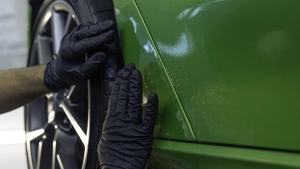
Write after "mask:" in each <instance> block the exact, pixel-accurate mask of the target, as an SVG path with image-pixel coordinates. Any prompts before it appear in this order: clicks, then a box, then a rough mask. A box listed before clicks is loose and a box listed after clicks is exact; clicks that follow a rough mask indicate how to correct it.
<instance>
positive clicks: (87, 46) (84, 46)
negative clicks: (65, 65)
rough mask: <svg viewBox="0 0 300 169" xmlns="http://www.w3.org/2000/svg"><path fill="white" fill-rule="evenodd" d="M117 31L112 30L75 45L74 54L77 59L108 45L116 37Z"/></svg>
mask: <svg viewBox="0 0 300 169" xmlns="http://www.w3.org/2000/svg"><path fill="white" fill-rule="evenodd" d="M114 34H115V31H113V30H110V31H108V32H105V33H102V34H100V35H97V36H93V37H90V38H86V39H83V40H80V41H78V42H76V43H75V45H74V46H73V50H74V53H76V56H77V57H82V56H83V55H84V54H86V53H87V52H89V51H94V50H96V49H97V48H99V47H100V46H102V45H104V44H106V43H107V42H108V41H109V40H111V39H112V38H113V37H114Z"/></svg>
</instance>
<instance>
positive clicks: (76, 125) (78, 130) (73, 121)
mask: <svg viewBox="0 0 300 169" xmlns="http://www.w3.org/2000/svg"><path fill="white" fill-rule="evenodd" d="M60 107H62V109H63V110H64V112H65V113H66V115H67V117H68V119H69V120H70V122H71V124H72V126H73V127H74V129H75V131H76V133H77V134H78V136H79V138H80V140H81V141H82V143H83V144H84V145H87V136H86V134H85V132H84V131H83V129H82V128H81V127H80V124H79V123H78V121H77V120H78V118H77V117H75V116H74V112H73V111H72V109H71V107H70V106H69V104H68V103H66V101H64V102H62V103H61V104H60ZM83 113H84V112H83ZM76 119H77V120H76Z"/></svg>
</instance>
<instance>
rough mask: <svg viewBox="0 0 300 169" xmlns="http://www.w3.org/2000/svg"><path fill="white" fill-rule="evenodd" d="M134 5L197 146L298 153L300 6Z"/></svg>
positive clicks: (228, 1)
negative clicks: (233, 146)
mask: <svg viewBox="0 0 300 169" xmlns="http://www.w3.org/2000/svg"><path fill="white" fill-rule="evenodd" d="M136 3H137V6H138V8H139V10H140V12H141V15H142V16H143V19H144V20H145V23H146V25H147V27H148V29H149V32H150V34H151V36H152V38H153V40H154V42H155V45H156V47H157V49H158V51H159V53H160V55H161V57H162V60H163V64H164V65H165V66H166V70H167V73H168V74H169V75H170V79H171V82H172V85H174V88H175V91H176V92H177V94H178V96H179V99H180V101H181V103H182V105H183V108H184V111H185V112H186V115H187V117H188V120H189V122H190V124H191V126H192V130H193V131H194V133H195V136H196V138H197V140H198V141H199V142H206V143H220V144H227V145H241V146H249V147H263V148H269V149H279V150H280V149H285V150H292V151H300V144H299V143H300V134H299V133H298V130H299V129H300V97H299V96H300V87H299V86H300V75H299V73H300V66H299V63H300V10H299V9H300V1H299V0H152V1H145V0H136ZM123 32H125V31H123ZM132 36H133V35H132ZM127 42H129V40H127ZM126 47H129V46H126V44H125V46H124V48H125V50H132V52H133V51H134V50H136V49H127V48H126ZM138 51H141V50H138ZM126 57H127V55H126V54H125V58H126ZM126 59H127V58H126ZM130 60H132V59H130ZM144 60H148V59H146V58H143V59H141V60H140V62H141V63H142V62H144ZM145 66H146V65H145ZM156 77H157V76H156V75H152V77H151V78H156ZM158 77H160V76H158ZM162 82H163V81H161V83H162ZM146 83H147V82H146ZM147 85H148V86H149V87H150V86H151V85H152V84H148V83H147ZM160 85H163V84H160ZM168 85H169V84H168ZM155 87H157V88H155V89H157V90H162V89H161V88H160V86H159V85H158V84H157V85H156V86H155ZM166 87H167V86H166ZM163 90H167V88H165V89H163ZM161 96H163V95H161ZM168 111H169V110H168V109H164V112H168ZM173 116H175V113H173ZM173 119H174V117H173ZM169 123H173V121H171V120H170V121H164V122H163V123H162V122H160V125H161V127H162V128H163V127H165V126H168V127H170V126H174V127H175V126H176V125H178V124H175V123H174V124H169ZM174 132H175V131H174ZM165 136H166V135H165ZM211 162H213V161H211Z"/></svg>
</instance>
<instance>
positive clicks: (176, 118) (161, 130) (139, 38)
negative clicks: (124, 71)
mask: <svg viewBox="0 0 300 169" xmlns="http://www.w3.org/2000/svg"><path fill="white" fill-rule="evenodd" d="M114 3H115V10H116V16H117V20H118V27H119V30H120V35H121V39H122V46H123V53H124V59H125V63H134V64H135V65H136V68H137V69H139V70H140V71H141V73H142V75H143V80H144V83H143V84H144V93H143V98H144V103H145V102H146V100H147V97H148V95H149V93H150V92H156V93H157V94H158V96H159V114H158V119H157V123H156V126H155V129H154V136H155V137H156V138H165V139H173V140H185V141H196V140H195V136H194V134H193V132H192V130H191V127H190V125H189V123H188V121H187V118H186V116H185V114H184V112H183V110H182V107H181V105H180V102H179V101H178V99H177V97H176V93H175V92H174V89H173V87H172V86H171V83H170V80H169V78H168V75H167V74H166V71H165V68H164V65H163V64H162V63H161V61H160V58H159V57H160V56H159V54H158V53H157V51H156V49H155V47H154V46H153V44H152V40H151V38H150V37H149V35H148V32H147V29H145V26H144V23H143V21H142V20H141V18H140V15H139V12H138V10H137V9H136V6H135V4H134V3H133V1H132V0H115V1H114Z"/></svg>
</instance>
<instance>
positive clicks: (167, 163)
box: [150, 140, 300, 169]
mask: <svg viewBox="0 0 300 169" xmlns="http://www.w3.org/2000/svg"><path fill="white" fill-rule="evenodd" d="M299 159H300V155H299V154H294V153H286V152H276V151H266V150H255V149H244V148H235V147H226V146H225V147H224V146H212V145H201V144H195V143H184V142H172V141H167V140H155V141H154V148H153V151H152V158H151V161H150V164H151V167H152V168H154V169H158V168H161V169H261V168H263V169H296V168H298V169H299V168H300V160H299Z"/></svg>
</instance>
